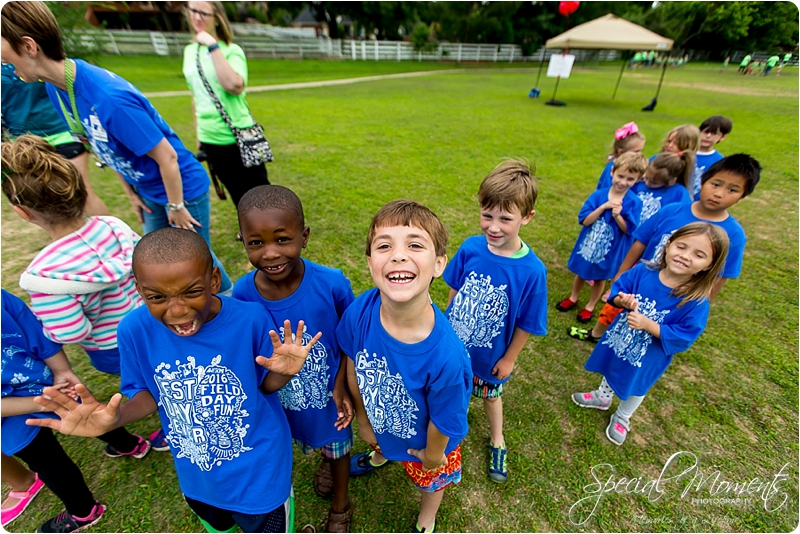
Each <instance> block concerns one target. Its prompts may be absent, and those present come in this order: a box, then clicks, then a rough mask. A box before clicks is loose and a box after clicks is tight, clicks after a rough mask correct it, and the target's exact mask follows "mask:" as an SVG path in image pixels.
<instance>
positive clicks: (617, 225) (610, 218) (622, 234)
mask: <svg viewBox="0 0 800 534" xmlns="http://www.w3.org/2000/svg"><path fill="white" fill-rule="evenodd" d="M646 169H647V158H645V157H644V156H643V155H642V154H639V153H636V152H628V153H627V154H623V155H622V156H620V157H619V158H617V160H616V161H615V162H614V173H613V180H612V185H611V187H610V188H609V189H598V190H597V191H595V192H594V193H592V194H591V195H589V198H588V199H586V202H585V203H584V204H583V207H582V208H581V210H580V212H579V213H578V222H579V223H580V224H581V225H582V229H581V233H580V235H578V240H577V241H576V242H575V247H574V248H573V249H572V254H571V255H570V257H569V261H568V262H567V267H568V268H569V270H570V271H572V272H573V273H575V280H574V281H573V283H572V293H571V294H570V296H569V297H567V298H566V299H564V300H562V301H561V302H559V303H558V304H556V309H557V310H558V311H562V312H565V311H569V310H571V309H572V308H574V307H575V306H577V305H578V296H579V295H580V292H581V289H583V286H584V284H585V283H586V281H587V280H588V281H594V284H592V289H591V291H590V292H589V301H588V302H587V303H586V306H585V307H584V308H583V310H581V311H580V312H579V313H578V317H577V319H578V321H579V322H581V323H588V322H589V321H590V320H591V319H592V317H593V316H594V307H595V305H596V304H597V301H599V300H600V296H601V295H602V294H603V290H604V289H605V281H606V280H608V279H609V278H611V277H612V276H614V273H616V272H617V269H618V268H619V265H620V263H622V258H623V257H624V256H623V255H624V254H625V251H626V250H627V247H628V246H629V244H630V237H629V236H630V235H631V234H632V233H633V231H634V230H636V227H637V226H638V225H639V216H640V214H641V212H642V202H641V200H639V197H637V196H636V195H635V194H634V193H633V192H632V191H631V190H630V188H631V186H633V184H634V183H636V181H637V180H639V178H641V176H642V174H644V172H645V170H646Z"/></svg>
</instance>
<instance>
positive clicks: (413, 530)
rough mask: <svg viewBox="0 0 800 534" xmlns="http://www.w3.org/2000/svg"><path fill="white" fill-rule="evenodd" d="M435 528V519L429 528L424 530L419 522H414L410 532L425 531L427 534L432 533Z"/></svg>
mask: <svg viewBox="0 0 800 534" xmlns="http://www.w3.org/2000/svg"><path fill="white" fill-rule="evenodd" d="M435 529H436V521H434V522H433V526H432V527H431V529H430V530H425V529H424V528H422V527H420V526H419V523H414V526H413V527H411V532H413V533H417V534H419V533H421V532H426V533H427V534H433V533H434V532H436V530H435Z"/></svg>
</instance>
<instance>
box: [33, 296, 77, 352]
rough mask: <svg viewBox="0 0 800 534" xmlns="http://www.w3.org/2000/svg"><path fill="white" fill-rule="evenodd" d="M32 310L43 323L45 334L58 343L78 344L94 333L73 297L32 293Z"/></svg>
mask: <svg viewBox="0 0 800 534" xmlns="http://www.w3.org/2000/svg"><path fill="white" fill-rule="evenodd" d="M30 296H31V308H32V309H33V313H34V314H36V317H38V318H39V320H40V321H42V326H44V332H45V334H46V335H47V337H49V338H50V339H52V340H53V341H56V342H58V343H78V342H79V341H81V340H83V339H85V338H87V337H89V335H90V334H91V333H92V323H91V322H90V321H89V319H88V318H87V317H86V315H84V313H83V306H82V305H81V303H80V302H79V301H78V300H77V299H76V298H75V297H74V296H72V295H48V294H46V293H30Z"/></svg>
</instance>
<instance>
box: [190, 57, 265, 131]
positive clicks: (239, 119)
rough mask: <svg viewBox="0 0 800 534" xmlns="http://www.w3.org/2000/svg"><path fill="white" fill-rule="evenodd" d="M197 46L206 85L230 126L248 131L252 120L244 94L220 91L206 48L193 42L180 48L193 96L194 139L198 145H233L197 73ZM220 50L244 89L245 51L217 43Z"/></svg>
mask: <svg viewBox="0 0 800 534" xmlns="http://www.w3.org/2000/svg"><path fill="white" fill-rule="evenodd" d="M198 47H200V64H201V65H202V67H203V74H205V77H206V79H207V80H208V83H209V85H211V88H212V89H213V90H214V94H215V95H217V98H218V99H219V101H220V102H221V103H222V107H223V108H224V109H225V111H226V112H227V113H228V116H229V117H230V118H231V121H232V122H233V125H234V126H236V127H237V128H248V127H250V126H252V125H253V117H252V116H251V115H250V111H249V110H248V107H247V100H246V98H245V91H242V92H241V94H238V95H232V94H230V93H228V92H227V91H225V90H224V89H223V88H222V84H220V83H219V80H218V79H217V74H216V71H215V70H214V60H213V59H212V58H211V55H210V54H209V53H208V47H205V46H202V47H201V46H200V45H199V44H197V43H192V44H190V45H188V46H187V47H186V48H184V49H183V75H184V76H185V77H186V83H187V85H188V86H189V89H190V90H191V91H192V96H193V97H194V112H195V117H196V118H197V139H199V140H200V142H201V143H208V144H211V145H230V144H233V143H235V142H236V138H235V137H234V136H233V133H231V131H230V129H229V128H228V126H227V124H225V121H224V120H222V116H221V115H220V114H219V112H218V111H217V107H216V106H215V105H214V101H213V100H212V99H211V97H210V96H209V94H208V91H206V88H205V86H204V85H203V80H202V79H201V78H200V74H199V73H198V72H197V49H198ZM219 49H220V51H222V53H223V54H224V56H225V59H227V60H228V63H229V64H230V66H231V68H232V69H233V71H234V72H235V73H236V74H238V75H239V76H241V77H242V80H243V81H244V85H245V87H246V86H247V58H246V57H245V55H244V50H242V48H241V47H240V46H239V45H236V44H233V43H231V44H229V45H227V44H225V43H224V42H222V41H219Z"/></svg>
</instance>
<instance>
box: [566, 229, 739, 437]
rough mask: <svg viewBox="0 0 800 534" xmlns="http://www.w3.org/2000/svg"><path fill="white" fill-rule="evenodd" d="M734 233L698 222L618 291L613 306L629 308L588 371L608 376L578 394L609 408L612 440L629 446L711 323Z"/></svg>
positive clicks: (591, 404) (582, 400)
mask: <svg viewBox="0 0 800 534" xmlns="http://www.w3.org/2000/svg"><path fill="white" fill-rule="evenodd" d="M727 254H728V235H727V234H726V233H725V231H724V230H723V229H722V228H720V227H719V226H716V225H714V224H710V223H705V222H697V223H692V224H687V225H686V226H684V227H682V228H680V229H679V230H678V231H676V232H675V233H674V234H673V235H672V237H671V238H670V239H669V241H668V242H667V245H666V247H665V248H664V253H663V254H662V255H661V256H660V257H659V259H658V261H657V262H647V263H640V264H638V265H636V266H635V267H634V268H633V269H631V270H630V271H627V272H625V273H624V274H623V275H622V276H621V277H620V278H619V280H617V281H616V282H614V285H613V286H612V288H611V289H612V294H614V295H615V297H614V298H613V299H610V300H609V302H610V303H611V304H612V305H613V306H617V307H620V308H624V309H625V311H623V312H622V313H620V314H619V315H618V316H617V318H616V319H615V320H614V322H613V323H611V326H610V327H609V329H608V330H607V331H606V332H605V334H603V337H602V338H601V340H600V343H598V344H597V346H596V347H595V349H594V351H593V352H592V355H591V356H590V357H589V360H588V361H587V362H586V365H585V368H586V370H588V371H595V372H598V373H600V374H602V375H603V381H602V382H601V383H600V387H599V388H598V389H596V390H594V391H589V392H586V393H573V395H572V400H573V402H574V403H575V404H577V405H578V406H581V407H583V408H594V409H597V410H608V409H609V408H610V407H611V400H612V399H613V397H614V395H615V394H616V395H618V396H619V397H620V399H622V402H621V403H620V405H619V407H618V408H617V411H616V412H615V413H614V414H613V415H612V416H611V421H610V422H609V424H608V427H607V428H606V436H607V437H608V439H609V440H611V441H612V442H613V443H615V444H617V445H622V443H623V442H624V441H625V438H626V437H627V435H628V432H629V431H630V418H631V416H632V415H633V412H634V411H635V410H636V409H637V408H638V407H639V405H640V404H641V403H642V400H644V395H646V394H647V392H648V391H649V390H650V388H651V387H652V386H653V384H654V383H655V382H656V380H658V378H659V377H660V376H661V375H662V374H664V371H666V370H667V367H669V364H670V363H671V362H672V357H673V356H674V355H675V354H676V353H678V352H682V351H685V350H687V349H689V347H691V346H692V344H694V342H695V341H696V340H697V338H698V337H700V334H702V333H703V330H705V327H706V321H707V320H708V310H709V305H708V297H709V295H710V294H711V290H712V288H713V287H714V284H715V282H716V280H717V277H718V276H719V275H720V273H721V272H722V269H723V267H724V266H725V257H726V256H727Z"/></svg>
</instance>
